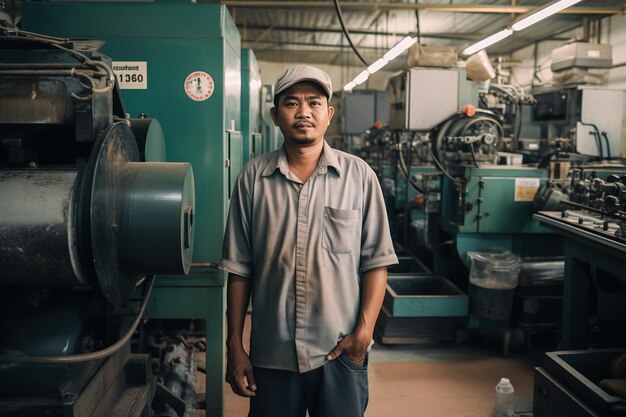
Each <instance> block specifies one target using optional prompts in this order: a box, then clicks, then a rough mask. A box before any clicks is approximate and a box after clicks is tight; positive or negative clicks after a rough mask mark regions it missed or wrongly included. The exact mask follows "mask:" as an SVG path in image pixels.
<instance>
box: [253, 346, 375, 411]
mask: <svg viewBox="0 0 626 417" xmlns="http://www.w3.org/2000/svg"><path fill="white" fill-rule="evenodd" d="M254 379H255V381H256V385H257V390H256V396H254V397H252V398H251V399H250V413H249V414H248V417H304V416H305V415H306V411H307V410H308V411H309V415H310V417H362V416H363V413H365V408H367V401H368V392H367V357H366V358H365V362H364V364H363V365H356V364H354V363H353V362H352V361H350V359H349V358H348V357H347V356H346V355H345V354H342V355H341V356H339V357H338V358H337V359H335V360H334V361H330V362H328V363H326V364H325V365H324V366H322V367H320V368H317V369H314V370H312V371H309V372H305V373H303V374H301V373H298V372H291V371H283V370H277V369H267V368H257V367H255V368H254Z"/></svg>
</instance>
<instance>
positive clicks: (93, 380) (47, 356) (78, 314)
mask: <svg viewBox="0 0 626 417" xmlns="http://www.w3.org/2000/svg"><path fill="white" fill-rule="evenodd" d="M7 25H11V23H10V22H8V23H7V22H6V21H3V28H2V29H1V30H0V195H1V196H2V197H1V198H0V286H1V287H2V290H1V291H0V334H2V337H0V414H1V415H3V416H66V417H80V416H91V417H98V416H111V415H124V416H128V415H152V412H151V409H152V404H153V401H152V400H153V398H155V396H158V398H162V397H163V395H165V394H166V393H168V392H170V391H171V388H173V386H172V385H170V386H169V388H168V387H167V384H168V383H167V382H166V381H162V380H157V376H156V374H153V370H154V368H153V365H154V362H153V360H151V358H150V356H149V355H148V354H146V353H138V352H134V353H131V344H132V343H133V342H132V339H133V335H135V334H136V333H139V334H140V335H141V333H142V331H143V329H144V327H143V325H142V321H143V320H142V319H143V313H144V311H145V310H146V308H147V306H148V303H149V300H151V297H150V294H151V291H154V289H155V288H154V282H155V274H172V275H174V274H180V275H185V274H187V273H188V272H189V271H190V268H191V262H192V255H193V249H194V247H193V242H194V222H193V218H194V216H195V213H196V212H195V207H196V206H195V204H194V178H193V172H192V168H191V166H190V164H189V163H186V162H177V163H172V162H154V159H156V158H158V156H159V155H160V154H162V153H163V152H162V150H163V147H162V145H163V143H162V142H160V141H159V139H161V141H162V134H161V131H160V127H159V124H158V122H156V121H155V120H153V119H149V118H141V119H131V118H126V117H125V115H124V112H123V111H122V108H121V105H120V103H121V101H120V97H119V89H117V88H116V84H117V82H116V79H115V77H114V75H113V72H112V70H111V60H110V58H109V57H107V56H105V55H103V54H101V53H100V52H98V48H97V45H95V44H94V43H93V42H68V41H66V40H63V39H59V38H53V37H49V36H47V37H43V36H37V35H34V34H29V33H23V32H21V31H16V30H14V29H6V26H7ZM150 159H152V162H146V160H150ZM164 197H166V198H164ZM171 279H172V282H174V280H175V279H179V280H180V279H183V277H178V278H174V277H172V278H171ZM170 353H174V352H173V351H172V352H170Z"/></svg>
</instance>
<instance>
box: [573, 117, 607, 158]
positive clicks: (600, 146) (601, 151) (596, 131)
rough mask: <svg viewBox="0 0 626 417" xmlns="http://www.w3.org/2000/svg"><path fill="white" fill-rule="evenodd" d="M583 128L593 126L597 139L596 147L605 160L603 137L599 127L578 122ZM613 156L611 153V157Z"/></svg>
mask: <svg viewBox="0 0 626 417" xmlns="http://www.w3.org/2000/svg"><path fill="white" fill-rule="evenodd" d="M578 123H580V124H581V125H583V126H591V127H593V130H594V133H593V135H594V136H595V137H596V145H597V146H598V152H600V158H601V159H603V158H604V152H603V150H602V135H601V134H600V129H598V126H596V125H595V124H593V123H585V122H583V121H580V122H578ZM610 156H611V154H610V153H609V157H610Z"/></svg>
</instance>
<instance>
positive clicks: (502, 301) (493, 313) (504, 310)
mask: <svg viewBox="0 0 626 417" xmlns="http://www.w3.org/2000/svg"><path fill="white" fill-rule="evenodd" d="M467 256H468V257H469V258H470V260H471V267H470V275H469V298H470V313H472V314H475V315H476V316H478V317H482V318H486V319H490V320H508V319H510V317H511V309H512V307H513V296H514V293H515V287H517V282H518V276H519V271H520V266H521V259H520V257H519V256H517V255H515V254H514V253H512V252H511V251H509V250H507V249H504V248H492V249H490V250H487V251H483V252H477V251H476V252H475V251H470V252H468V253H467Z"/></svg>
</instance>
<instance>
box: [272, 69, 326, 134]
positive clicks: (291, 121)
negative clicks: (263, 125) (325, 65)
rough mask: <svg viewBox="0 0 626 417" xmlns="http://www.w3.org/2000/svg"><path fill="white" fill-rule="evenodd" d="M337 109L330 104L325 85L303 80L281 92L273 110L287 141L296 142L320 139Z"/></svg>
mask: <svg viewBox="0 0 626 417" xmlns="http://www.w3.org/2000/svg"><path fill="white" fill-rule="evenodd" d="M334 113H335V109H333V108H332V107H330V106H329V105H328V99H327V98H326V95H325V94H324V92H323V90H322V88H321V87H320V86H319V85H317V84H316V83H312V82H307V81H305V82H300V83H297V84H295V85H293V86H292V87H290V88H289V89H287V90H285V91H283V92H282V93H281V94H280V97H279V100H278V106H277V107H274V108H272V109H271V110H270V114H271V116H272V119H273V120H274V124H275V125H276V126H278V127H279V128H280V130H281V131H282V132H283V136H284V137H285V141H286V142H288V143H292V144H296V145H309V144H315V143H319V142H320V141H321V140H323V139H324V134H325V133H326V129H327V128H328V125H329V124H330V120H331V119H332V118H333V114H334Z"/></svg>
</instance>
